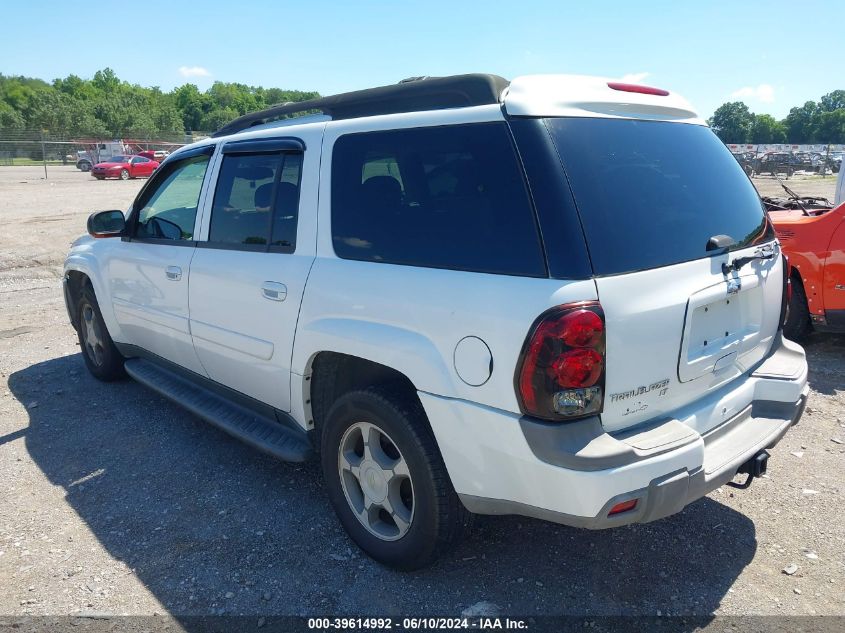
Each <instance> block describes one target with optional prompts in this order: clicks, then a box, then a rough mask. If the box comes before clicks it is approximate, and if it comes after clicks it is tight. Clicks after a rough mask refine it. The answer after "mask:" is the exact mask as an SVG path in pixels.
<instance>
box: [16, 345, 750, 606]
mask: <svg viewBox="0 0 845 633" xmlns="http://www.w3.org/2000/svg"><path fill="white" fill-rule="evenodd" d="M9 383H10V387H11V389H12V391H13V393H14V395H15V397H16V398H17V399H18V400H19V401H20V402H22V403H23V404H24V405H28V406H29V407H31V405H32V403H33V402H37V403H38V404H37V406H36V407H34V408H29V415H30V423H29V427H28V428H27V429H25V431H24V433H25V438H26V439H25V441H26V447H27V449H28V451H29V454H30V455H31V456H32V458H33V459H34V461H35V463H36V464H37V465H38V466H39V467H40V468H41V469H42V470H43V472H44V473H45V474H46V476H47V477H48V478H49V480H50V481H51V482H52V483H54V484H56V485H58V486H61V487H62V488H64V490H65V491H66V501H67V503H68V504H69V505H70V507H72V508H73V510H74V511H75V512H76V513H78V515H79V516H80V517H81V519H82V520H83V521H84V522H85V523H86V524H87V525H88V526H89V527H90V529H91V530H92V531H93V533H94V534H95V535H96V536H97V538H98V539H99V540H100V542H101V543H102V546H103V547H104V548H105V550H107V552H108V554H110V555H111V556H113V557H115V558H117V559H120V560H123V561H125V562H126V563H127V564H128V565H129V566H130V567H132V568H134V570H135V573H136V575H137V577H138V578H139V579H140V580H141V581H142V582H143V583H144V584H145V585H146V586H147V587H148V588H149V590H150V591H151V592H152V593H153V594H154V595H155V596H156V597H157V599H158V600H160V601H161V602H162V603H163V604H164V605H165V606H166V608H167V609H168V610H169V611H170V612H171V613H173V614H175V615H177V616H178V615H180V614H181V615H183V616H186V615H190V614H194V615H200V614H218V613H220V612H221V610H225V613H227V614H233V615H237V614H248V615H259V614H265V615H270V614H276V615H281V614H285V615H314V614H329V613H330V614H344V615H361V614H372V615H389V614H395V615H398V614H414V615H421V614H431V615H433V614H439V615H457V614H459V613H460V611H461V610H462V609H464V608H466V607H467V606H469V605H472V604H475V603H477V602H479V601H488V602H491V603H493V604H495V605H498V606H499V607H500V608H501V610H502V612H504V613H512V614H520V615H526V616H528V615H533V614H577V615H584V614H598V615H601V614H604V615H620V614H621V615H627V614H651V615H653V614H655V613H656V612H657V611H658V610H660V611H662V613H664V614H666V613H667V612H668V613H673V614H676V613H683V614H701V615H706V614H710V613H712V612H713V611H714V610H715V609H716V608H717V607H718V606H719V604H720V601H721V599H722V597H723V596H724V595H725V593H726V592H727V591H728V588H729V587H730V586H731V585H732V584H733V582H734V580H735V579H736V578H737V576H738V575H739V574H740V572H741V571H742V569H743V568H744V567H745V566H746V565H748V564H749V562H750V561H751V560H752V558H753V556H754V553H755V550H756V546H757V544H756V540H755V531H754V525H753V524H752V522H751V521H750V520H749V519H748V518H747V517H745V516H744V515H742V514H739V513H737V512H735V511H733V510H731V509H730V508H728V507H726V506H724V505H722V504H720V503H717V502H715V501H712V500H710V499H704V500H702V501H700V502H697V503H695V504H693V505H691V506H690V507H688V508H687V509H686V510H685V511H684V512H682V513H680V514H678V515H675V516H673V517H670V518H669V519H666V520H663V521H660V522H657V523H654V524H650V525H641V526H632V527H626V528H619V529H616V530H611V531H600V532H590V531H585V530H576V529H571V528H566V527H562V526H558V525H553V524H549V523H544V522H541V521H534V520H529V519H523V518H519V517H503V518H488V517H482V518H479V520H478V523H477V526H476V529H475V531H474V532H473V534H472V536H471V537H470V538H469V539H468V540H467V541H466V542H465V543H463V544H462V545H461V546H460V547H459V548H458V549H457V550H456V551H454V552H452V553H451V554H449V555H448V556H447V557H445V558H444V559H443V560H441V561H440V562H439V563H437V564H436V565H435V566H433V567H432V568H429V569H427V570H424V571H421V572H416V573H411V574H407V573H404V574H403V573H397V572H393V571H391V570H388V569H385V568H383V567H381V566H379V565H377V564H375V563H373V562H372V561H371V560H369V559H368V558H366V557H365V556H363V555H362V554H361V553H360V552H359V551H358V550H357V549H356V548H355V546H354V545H353V544H352V542H351V541H350V540H349V539H347V537H346V536H345V534H344V533H343V532H342V530H341V528H340V526H339V524H338V522H337V521H336V519H335V517H334V514H333V513H332V511H331V509H330V507H329V504H328V501H327V499H326V498H325V495H324V493H323V491H322V484H321V479H320V475H319V471H318V468H317V467H316V465H314V464H307V465H304V466H303V465H292V464H285V463H281V462H277V461H274V460H272V459H270V458H268V457H266V456H264V455H263V454H261V453H258V452H256V451H255V450H253V449H251V448H249V447H247V446H245V445H242V444H240V443H238V442H237V441H235V440H233V439H230V438H229V437H228V436H227V435H225V434H223V433H222V432H220V431H217V430H216V429H214V428H213V427H211V426H209V425H207V424H205V423H203V422H201V421H199V420H198V419H196V418H194V417H192V416H190V415H189V414H187V413H185V412H184V411H182V410H181V409H179V408H178V407H176V406H174V405H171V404H170V403H168V402H166V401H164V400H163V399H162V398H160V397H159V396H157V395H156V394H154V393H153V392H152V391H149V390H147V389H145V388H143V387H141V386H140V385H137V384H135V383H133V382H131V381H126V382H118V383H111V384H103V383H100V382H97V381H96V380H94V379H93V378H91V377H90V376H89V375H88V373H87V372H86V371H85V368H84V364H83V362H82V359H81V357H80V356H79V355H78V354H76V355H73V356H68V357H64V358H58V359H55V360H51V361H48V362H44V363H40V364H37V365H34V366H32V367H29V368H27V369H24V370H22V371H19V372H16V373H14V374H13V375H12V376H11V377H10V381H9ZM229 592H231V593H232V594H234V595H233V596H231V597H229V598H226V595H227V594H228V593H229ZM186 622H187V620H186Z"/></svg>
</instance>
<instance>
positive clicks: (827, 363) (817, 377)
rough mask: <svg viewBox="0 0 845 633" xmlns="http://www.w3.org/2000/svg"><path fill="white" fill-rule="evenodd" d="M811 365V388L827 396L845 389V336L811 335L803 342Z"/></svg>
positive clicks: (809, 378)
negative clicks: (843, 361)
mask: <svg viewBox="0 0 845 633" xmlns="http://www.w3.org/2000/svg"><path fill="white" fill-rule="evenodd" d="M801 345H803V346H804V350H805V351H806V352H807V361H808V363H809V365H810V375H809V377H808V380H809V383H810V386H811V387H812V388H813V389H815V390H816V391H818V392H819V393H823V394H825V395H828V396H830V395H833V394H835V393H836V390H837V389H838V390H840V391H841V390H843V389H845V379H843V377H842V369H841V367H842V359H843V358H845V334H822V333H815V334H811V335H810V337H809V338H807V339H806V340H804V341H801Z"/></svg>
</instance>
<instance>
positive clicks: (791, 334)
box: [783, 277, 813, 341]
mask: <svg viewBox="0 0 845 633" xmlns="http://www.w3.org/2000/svg"><path fill="white" fill-rule="evenodd" d="M787 310H788V311H787V314H786V323H784V324H783V334H784V336H786V338H788V339H791V340H793V341H803V340H804V339H806V338H807V337H808V336H809V335H810V334H811V333H812V331H813V324H812V323H811V322H810V308H809V307H808V305H807V294H806V293H805V292H804V284H802V283H801V282H800V281H798V280H796V278H795V277H792V297H791V298H790V299H789V306H788V308H787Z"/></svg>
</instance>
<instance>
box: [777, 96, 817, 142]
mask: <svg viewBox="0 0 845 633" xmlns="http://www.w3.org/2000/svg"><path fill="white" fill-rule="evenodd" d="M818 113H819V106H818V104H817V103H816V102H815V101H807V102H806V103H804V105H802V106H800V107H795V108H792V109H791V110H790V111H789V114H787V115H786V119H784V125H785V126H786V140H787V142H788V143H812V142H813V141H814V139H815V126H816V117H817V116H818Z"/></svg>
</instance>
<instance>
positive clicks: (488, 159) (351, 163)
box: [331, 123, 546, 276]
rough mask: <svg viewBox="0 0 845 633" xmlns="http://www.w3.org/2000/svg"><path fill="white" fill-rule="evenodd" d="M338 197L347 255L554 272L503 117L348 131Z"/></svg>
mask: <svg viewBox="0 0 845 633" xmlns="http://www.w3.org/2000/svg"><path fill="white" fill-rule="evenodd" d="M331 199H332V202H331V207H332V240H333V243H334V249H335V252H336V253H337V255H338V256H339V257H342V258H345V259H357V260H364V261H375V262H384V263H393V264H406V265H411V266H427V267H432V268H451V269H456V270H467V271H476V272H488V273H498V274H508V275H525V276H545V275H546V267H545V260H544V257H543V253H542V249H541V246H540V240H539V236H538V231H537V226H536V220H535V218H534V210H533V208H532V205H531V202H530V198H529V195H528V190H527V188H526V184H525V181H524V178H523V173H522V167H521V166H520V163H519V161H518V159H517V156H516V152H515V150H514V147H513V144H512V142H511V138H510V134H509V131H508V129H507V125H506V124H505V123H480V124H472V125H455V126H444V127H431V128H416V129H408V130H391V131H386V132H368V133H362V134H350V135H346V136H342V137H340V138H339V139H338V140H337V142H336V143H335V146H334V152H333V159H332V198H331Z"/></svg>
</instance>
